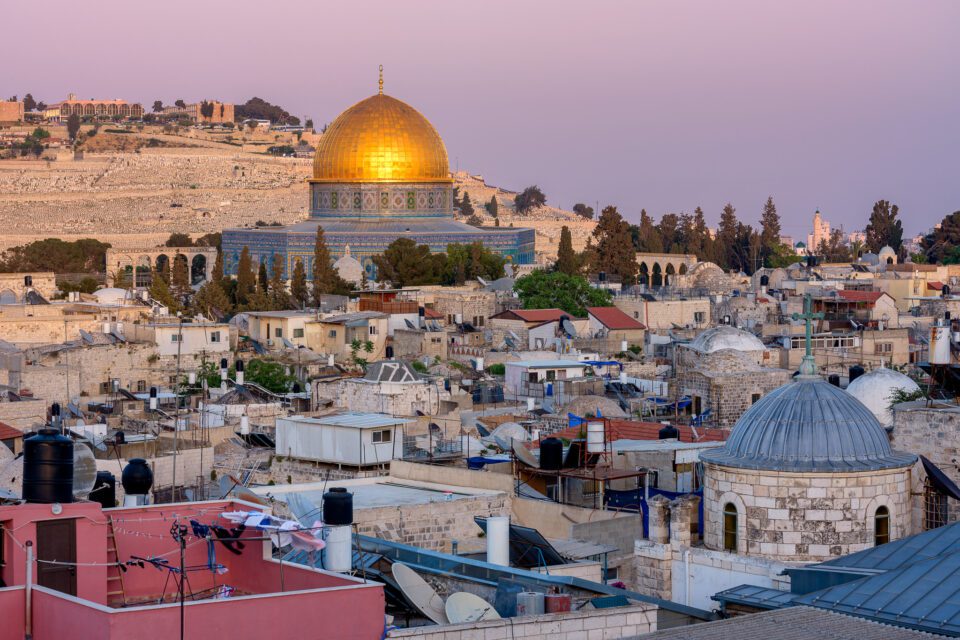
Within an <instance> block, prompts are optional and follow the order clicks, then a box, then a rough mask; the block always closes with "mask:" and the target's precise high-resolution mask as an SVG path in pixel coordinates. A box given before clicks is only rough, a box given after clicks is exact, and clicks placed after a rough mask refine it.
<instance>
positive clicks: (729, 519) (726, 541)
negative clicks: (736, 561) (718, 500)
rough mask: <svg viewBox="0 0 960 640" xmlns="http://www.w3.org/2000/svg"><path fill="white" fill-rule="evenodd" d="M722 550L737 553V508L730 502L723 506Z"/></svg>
mask: <svg viewBox="0 0 960 640" xmlns="http://www.w3.org/2000/svg"><path fill="white" fill-rule="evenodd" d="M723 550H724V551H733V552H736V551H737V507H736V505H734V504H733V503H732V502H728V503H727V504H725V505H723Z"/></svg>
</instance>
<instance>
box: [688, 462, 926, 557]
mask: <svg viewBox="0 0 960 640" xmlns="http://www.w3.org/2000/svg"><path fill="white" fill-rule="evenodd" d="M911 475H912V474H911V469H910V468H899V469H889V470H883V471H870V472H862V473H820V474H812V473H778V472H774V471H758V470H751V469H735V468H731V467H721V466H718V465H713V464H708V465H706V480H705V484H704V494H703V499H704V510H703V514H704V545H705V546H706V547H707V548H708V549H716V550H722V549H723V508H724V505H726V504H727V503H733V504H734V505H735V506H736V507H737V513H738V518H737V521H738V522H737V524H738V531H737V543H738V549H737V552H738V553H740V554H742V555H760V556H765V557H768V558H773V559H778V560H784V561H816V560H827V559H830V558H834V557H837V556H840V555H846V554H848V553H854V552H856V551H862V550H863V549H867V548H869V547H872V546H873V544H874V538H873V536H874V514H875V512H876V510H877V507H879V506H881V505H882V506H886V507H887V508H888V509H889V510H890V539H891V540H896V539H898V538H902V537H903V536H905V535H908V534H909V533H910V532H911V531H912V530H913V528H912V519H913V518H912V513H911V509H910V483H911Z"/></svg>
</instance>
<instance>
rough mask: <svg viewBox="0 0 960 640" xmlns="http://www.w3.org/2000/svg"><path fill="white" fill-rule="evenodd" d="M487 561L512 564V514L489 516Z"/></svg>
mask: <svg viewBox="0 0 960 640" xmlns="http://www.w3.org/2000/svg"><path fill="white" fill-rule="evenodd" d="M487 562H489V563H490V564H497V565H500V566H502V567H509V566H510V516H491V517H489V518H487Z"/></svg>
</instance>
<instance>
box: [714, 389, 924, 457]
mask: <svg viewBox="0 0 960 640" xmlns="http://www.w3.org/2000/svg"><path fill="white" fill-rule="evenodd" d="M700 459H701V460H702V461H704V462H707V463H713V464H717V465H722V466H726V467H737V468H743V469H763V470H769V471H784V472H811V473H818V472H819V473H822V472H828V473H831V472H832V473H844V472H858V471H871V470H879V469H891V468H899V467H905V466H908V465H912V464H913V463H914V462H916V459H917V458H916V456H914V455H913V454H909V453H901V452H897V451H893V450H892V449H891V448H890V441H889V440H888V438H887V434H886V432H885V431H884V430H883V427H882V426H880V423H879V422H878V421H877V419H876V417H874V415H873V414H872V413H871V412H870V410H869V409H867V407H865V406H864V405H863V404H861V403H860V401H859V400H857V399H856V398H854V397H853V396H852V395H850V394H848V393H846V392H845V391H844V390H842V389H840V388H839V387H835V386H833V385H832V384H828V383H827V382H825V381H824V380H823V379H822V378H820V377H819V376H800V377H798V378H797V379H796V380H795V381H794V382H791V383H789V384H786V385H784V386H782V387H780V388H779V389H776V390H774V391H772V392H770V393H768V394H767V395H765V396H764V397H762V398H761V399H760V400H758V401H757V403H756V404H755V405H753V406H752V407H750V408H749V409H748V410H747V411H746V413H744V414H743V415H742V416H741V417H740V420H738V421H737V424H736V425H734V427H733V431H732V432H731V433H730V437H729V439H727V442H726V444H724V446H723V447H719V448H717V449H711V450H707V451H704V452H702V453H701V454H700Z"/></svg>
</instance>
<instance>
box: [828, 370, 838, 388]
mask: <svg viewBox="0 0 960 640" xmlns="http://www.w3.org/2000/svg"><path fill="white" fill-rule="evenodd" d="M827 382H829V383H830V384H832V385H833V386H835V387H839V386H840V376H839V375H837V374H836V373H831V374H830V375H829V376H828V377H827Z"/></svg>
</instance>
